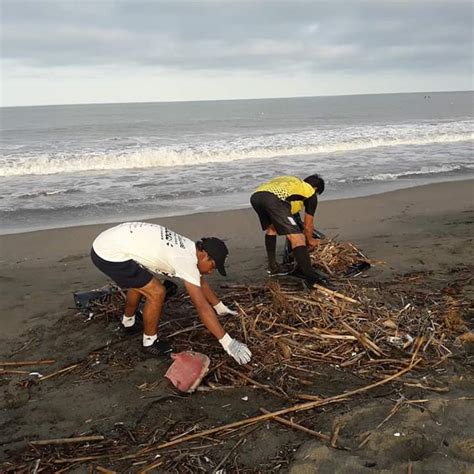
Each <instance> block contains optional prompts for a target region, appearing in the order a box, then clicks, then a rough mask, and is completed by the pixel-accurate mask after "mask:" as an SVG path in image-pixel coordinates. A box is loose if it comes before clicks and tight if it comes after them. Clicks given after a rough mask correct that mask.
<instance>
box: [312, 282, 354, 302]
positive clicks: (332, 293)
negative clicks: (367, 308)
mask: <svg viewBox="0 0 474 474" xmlns="http://www.w3.org/2000/svg"><path fill="white" fill-rule="evenodd" d="M313 288H314V289H315V290H318V291H320V292H321V293H325V294H326V295H329V296H334V297H335V298H340V299H341V300H344V301H349V303H354V304H360V301H357V300H354V299H352V298H349V297H348V296H346V295H343V294H341V293H338V292H337V291H333V290H329V289H327V288H326V287H324V286H321V285H318V284H317V283H315V284H314V285H313Z"/></svg>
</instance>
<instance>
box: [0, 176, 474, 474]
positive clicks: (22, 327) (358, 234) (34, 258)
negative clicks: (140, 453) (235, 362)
mask: <svg viewBox="0 0 474 474" xmlns="http://www.w3.org/2000/svg"><path fill="white" fill-rule="evenodd" d="M323 197H324V196H323ZM473 204H474V182H473V181H461V182H451V183H441V184H433V185H427V186H421V187H417V188H412V189H405V190H401V191H393V192H389V193H384V194H379V195H375V196H369V197H363V198H355V199H343V200H335V201H324V199H322V200H321V201H320V206H319V209H318V212H317V214H316V219H315V224H316V227H317V228H318V229H320V230H322V231H323V232H324V233H325V234H326V235H327V236H328V237H336V238H337V239H338V240H341V241H350V242H352V243H354V244H355V245H357V246H358V247H359V248H361V249H362V250H363V251H364V252H365V254H366V255H368V256H369V257H370V258H372V259H375V260H380V261H383V262H385V263H384V264H381V265H377V266H376V267H375V268H373V269H371V270H370V272H369V274H368V275H369V277H368V278H369V279H370V280H372V281H383V280H388V279H391V278H393V277H394V276H395V275H399V274H405V273H410V272H418V271H422V272H426V273H427V275H428V274H429V275H431V278H432V279H433V280H432V281H431V283H430V281H428V280H427V284H428V285H429V284H435V283H433V282H435V281H436V280H437V281H442V280H449V278H450V272H452V271H453V270H454V269H456V268H457V267H459V266H461V265H462V266H472V265H473V263H474V259H473V256H472V234H473V232H472V229H473V226H472V224H473V222H474V210H473V207H474V206H473ZM152 222H157V223H160V224H164V225H166V226H168V227H170V228H171V229H173V230H175V231H177V232H180V233H182V234H184V235H186V236H188V237H190V238H192V239H195V240H196V239H199V238H200V237H202V236H211V235H216V236H219V237H221V238H224V239H225V240H226V241H227V244H228V247H229V249H230V252H231V254H230V258H229V260H228V274H229V277H228V278H227V279H225V280H224V279H223V278H221V277H218V276H213V277H211V279H210V280H211V282H212V284H213V285H214V286H215V288H216V289H217V291H218V292H219V285H220V284H222V283H237V282H238V283H250V282H260V281H262V282H263V281H264V280H265V252H264V246H263V233H262V232H261V231H260V228H259V225H258V220H257V217H256V215H255V214H254V212H253V211H252V210H251V209H243V210H235V211H226V212H218V213H205V214H195V215H191V216H180V217H174V218H164V219H156V220H152ZM107 227H110V224H108V225H94V226H83V227H73V228H65V229H53V230H46V231H38V232H30V233H25V234H16V235H5V236H0V249H1V263H2V265H1V269H0V281H1V285H2V290H3V291H2V295H3V297H2V310H1V312H0V324H1V327H2V332H1V336H0V337H1V339H0V344H1V345H0V360H4V361H5V360H35V359H55V360H57V363H56V364H54V365H53V366H51V367H48V368H41V371H43V372H44V373H45V374H46V373H50V372H52V371H54V370H57V369H59V368H61V367H65V366H67V364H72V363H74V362H75V361H77V360H79V359H81V358H84V357H85V356H87V354H88V353H89V352H90V351H91V350H92V349H94V348H97V347H100V346H101V345H104V344H106V343H107V341H108V340H109V339H110V337H111V330H110V328H107V327H106V328H103V327H98V326H94V325H87V324H85V323H84V322H83V321H82V320H78V319H77V318H74V314H75V313H76V311H75V310H74V309H73V301H72V293H73V292H74V291H83V290H89V289H92V288H97V287H100V286H102V285H103V284H105V283H106V279H105V277H104V276H103V275H102V274H101V273H100V272H99V271H98V270H96V269H95V267H94V266H93V265H92V263H91V262H90V260H89V257H88V253H89V249H90V244H91V242H92V241H93V239H94V237H95V236H96V235H97V234H98V233H99V232H101V231H102V230H103V229H105V228H107ZM279 240H280V242H279V245H280V246H282V244H283V239H281V238H280V239H279ZM471 296H472V295H471ZM167 312H168V313H169V317H172V308H169V307H168V308H167ZM133 344H135V345H137V347H138V340H137V341H133ZM223 357H225V354H223ZM35 370H37V368H35ZM164 370H165V367H163V365H162V364H160V363H159V362H156V361H139V362H137V363H136V366H135V368H134V370H133V371H132V372H130V373H127V375H126V376H124V377H123V378H115V379H113V380H108V381H107V382H100V381H93V380H91V381H89V382H87V383H82V384H74V383H71V382H70V381H69V382H68V381H67V379H61V378H59V379H57V381H55V382H54V383H51V384H48V383H46V382H45V384H43V385H42V386H41V387H38V386H32V387H31V388H29V389H25V388H22V387H21V384H19V382H20V381H21V380H23V379H24V377H23V379H22V376H21V375H17V376H15V375H0V390H1V391H2V405H1V411H0V445H1V447H0V459H2V458H4V459H13V457H14V453H15V452H16V453H18V452H21V450H22V449H23V448H24V446H25V442H26V441H28V440H33V439H44V438H61V437H68V436H75V435H78V434H80V433H84V432H87V431H88V430H92V431H94V432H104V433H105V432H108V430H112V429H113V427H114V426H115V425H114V424H115V423H125V424H128V425H130V426H132V425H133V424H134V423H135V422H136V420H137V417H138V416H139V415H140V414H141V413H143V411H144V403H145V402H144V401H143V400H141V399H140V398H137V389H136V387H137V386H138V385H140V384H142V383H144V382H150V383H151V382H152V381H156V380H162V379H161V376H162V374H163V372H164ZM466 370H467V369H466ZM443 377H448V378H446V379H445V382H446V383H447V384H449V386H450V387H451V390H450V392H449V394H444V393H443V394H436V393H429V394H428V393H422V394H420V396H421V395H422V396H423V397H429V398H430V402H429V403H430V404H431V405H430V408H429V409H428V411H429V413H431V415H430V416H428V414H427V412H426V413H425V412H424V415H421V414H420V413H419V412H413V413H411V412H410V413H408V411H407V412H404V413H403V414H402V417H401V418H399V419H398V422H399V423H400V424H401V425H400V426H402V425H403V426H402V428H403V430H404V431H403V430H402V428H400V431H403V432H404V433H411V434H413V436H412V437H410V436H407V435H403V437H402V438H401V439H398V437H395V438H394V435H393V429H392V427H391V426H390V425H389V424H388V425H387V428H386V429H387V430H391V431H385V428H384V430H381V431H380V432H379V433H378V434H377V436H375V437H374V438H373V439H372V440H371V441H370V443H368V444H367V445H366V447H365V448H363V449H362V450H359V451H357V452H351V453H348V452H343V451H336V450H333V449H330V448H327V447H326V446H324V445H322V444H319V445H318V444H317V443H318V442H315V441H313V442H312V443H313V444H311V443H310V444H309V445H308V444H306V445H305V446H303V448H301V449H300V450H299V451H295V450H296V448H297V447H298V446H300V445H302V444H303V443H304V442H305V441H307V438H306V437H305V435H302V434H301V433H294V432H292V431H285V430H282V429H280V428H278V427H274V425H271V426H272V429H271V430H270V429H269V430H266V431H265V432H264V433H263V434H262V435H261V436H260V437H259V440H260V445H258V447H259V449H258V450H257V451H258V452H257V453H256V452H252V453H251V452H250V451H249V452H247V454H246V456H247V458H246V466H249V468H250V469H252V468H255V470H254V471H253V472H258V471H259V469H260V470H262V471H263V472H265V469H264V468H259V466H264V465H265V462H266V461H265V460H266V459H268V458H270V457H271V456H272V455H274V454H275V452H277V451H279V450H282V449H283V450H285V449H287V448H288V447H289V446H290V447H291V449H289V448H288V449H289V451H288V454H287V458H288V461H289V464H286V465H285V466H283V467H282V469H290V470H291V472H293V473H303V472H382V471H381V470H383V469H386V470H385V471H384V472H406V469H407V466H408V465H412V466H413V468H414V469H415V470H414V472H449V471H451V472H454V471H453V469H455V470H456V472H469V471H468V470H467V469H468V468H469V466H470V465H471V464H470V463H472V462H474V455H473V453H474V431H473V430H474V428H473V426H474V420H472V413H473V412H474V410H471V411H470V413H471V415H470V418H469V415H468V413H466V411H465V405H464V404H462V403H461V402H460V401H456V400H454V398H459V397H462V396H467V395H469V396H472V395H473V393H472V390H473V383H472V372H469V371H467V372H466V373H465V371H464V369H459V370H454V371H448V372H446V373H445V374H444V375H443ZM321 383H322V382H321ZM315 384H316V386H317V384H318V381H317V380H316V381H315ZM335 386H337V388H338V389H339V390H340V391H341V392H342V391H344V390H349V389H350V388H351V383H350V380H348V379H345V378H344V377H342V378H341V380H337V382H335ZM160 390H161V391H163V393H167V387H166V381H163V382H162V385H160V386H159V387H158V391H160ZM247 392H248V390H247V389H245V388H241V389H235V390H232V391H227V392H225V393H224V392H222V393H215V392H214V393H208V394H206V393H200V394H196V395H194V396H193V397H190V398H188V399H187V400H186V403H184V404H182V405H180V413H179V417H181V418H182V419H183V420H186V419H187V418H193V417H195V415H196V411H197V412H199V413H201V412H202V413H203V414H204V415H205V416H206V417H207V420H208V422H209V423H210V424H212V423H214V424H221V423H225V422H230V421H234V420H237V419H241V418H242V417H243V415H244V414H245V415H246V416H253V415H255V414H258V407H259V406H266V407H267V408H268V409H271V408H272V407H276V408H278V407H279V405H278V404H277V403H276V402H275V401H274V400H269V399H268V394H267V395H265V394H262V393H258V392H255V397H254V400H253V401H252V403H251V404H247V405H245V407H244V408H243V407H242V406H241V405H242V404H237V405H236V404H235V402H236V400H237V401H238V400H241V398H242V396H243V394H246V393H247ZM394 399H396V394H395V395H394V394H389V395H387V396H386V397H382V398H381V399H379V400H367V401H366V402H365V403H363V404H362V405H360V406H357V405H355V406H353V407H352V410H351V411H350V412H349V413H344V410H342V409H341V410H340V411H337V410H335V411H333V412H331V414H330V416H329V417H328V419H327V420H326V421H325V422H324V423H323V425H325V426H322V427H321V428H323V427H324V428H328V427H330V426H331V424H332V423H334V422H335V420H337V419H339V418H341V417H345V418H344V423H345V425H346V426H347V427H349V428H347V430H353V431H354V433H356V432H360V431H361V430H362V429H363V426H362V425H364V426H365V425H370V426H371V427H374V426H376V425H377V424H378V423H379V422H380V421H381V420H382V419H383V418H384V417H385V416H386V414H387V413H388V411H389V409H390V407H391V406H393V403H392V402H393V400H394ZM446 399H451V401H446ZM147 403H149V402H147ZM168 403H171V402H170V401H167V402H166V403H163V404H162V405H161V406H160V407H159V408H157V412H156V413H155V414H154V415H153V416H156V417H158V416H159V415H160V416H163V415H164V414H166V412H167V410H175V408H174V407H172V406H171V405H167V404H168ZM228 403H230V404H231V405H232V408H230V409H227V410H224V409H222V408H218V407H222V406H225V405H227V404H228ZM382 408H383V409H382ZM384 410H385V411H384ZM147 416H148V415H147ZM149 416H151V415H149ZM433 419H436V420H437V422H436V423H433ZM87 420H93V421H87ZM97 420H100V421H97ZM422 425H423V427H424V428H420V427H421V426H422ZM415 428H416V429H415ZM318 429H320V427H318ZM397 441H400V442H399V443H397ZM444 442H446V443H448V445H443V443H444ZM314 443H316V444H314ZM403 443H405V444H403ZM380 445H383V446H384V451H383V453H380V452H379V450H378V446H380ZM404 446H405V448H404ZM410 446H411V448H410V449H408V447H410ZM443 446H444V448H443ZM443 449H444V451H443ZM18 450H20V451H18ZM371 463H375V464H374V465H372V464H371ZM84 466H85V464H84V465H83V466H82V467H83V468H84V471H85V470H86V468H85V467H84ZM318 466H319V467H318ZM321 466H325V467H324V468H322V467H321ZM471 466H472V465H471ZM318 469H321V470H318ZM446 469H447V470H446ZM77 472H83V471H81V470H80V469H79V471H77ZM249 472H251V471H249Z"/></svg>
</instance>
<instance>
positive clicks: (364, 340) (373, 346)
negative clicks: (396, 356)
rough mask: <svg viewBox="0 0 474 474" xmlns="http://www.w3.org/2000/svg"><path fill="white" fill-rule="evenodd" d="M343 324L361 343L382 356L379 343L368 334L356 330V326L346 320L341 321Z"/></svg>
mask: <svg viewBox="0 0 474 474" xmlns="http://www.w3.org/2000/svg"><path fill="white" fill-rule="evenodd" d="M341 324H342V325H343V326H344V327H345V328H346V329H347V330H348V331H349V332H350V333H351V334H352V335H353V336H355V337H356V338H357V340H358V341H359V342H360V344H361V345H362V346H363V347H365V348H366V349H367V350H371V351H372V352H373V353H374V354H375V355H376V356H380V355H382V354H383V351H382V349H380V347H379V346H377V344H375V343H374V342H372V341H371V340H370V339H369V338H368V336H366V335H364V334H361V333H360V332H358V331H356V330H355V329H354V328H352V327H351V326H349V324H347V323H346V322H345V321H341Z"/></svg>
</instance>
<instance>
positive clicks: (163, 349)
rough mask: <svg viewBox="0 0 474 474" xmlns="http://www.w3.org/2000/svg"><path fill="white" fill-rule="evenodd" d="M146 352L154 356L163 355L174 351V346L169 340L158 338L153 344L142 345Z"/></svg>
mask: <svg viewBox="0 0 474 474" xmlns="http://www.w3.org/2000/svg"><path fill="white" fill-rule="evenodd" d="M142 350H143V352H144V353H145V354H147V355H149V356H152V357H161V356H164V355H166V354H169V353H171V352H173V347H172V346H171V344H170V343H169V342H167V341H160V340H159V339H157V340H156V341H155V342H154V343H153V344H152V345H151V346H147V347H144V346H143V347H142Z"/></svg>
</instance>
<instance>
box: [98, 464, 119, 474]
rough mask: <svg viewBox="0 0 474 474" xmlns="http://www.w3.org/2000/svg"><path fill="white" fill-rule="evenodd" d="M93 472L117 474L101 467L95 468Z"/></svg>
mask: <svg viewBox="0 0 474 474" xmlns="http://www.w3.org/2000/svg"><path fill="white" fill-rule="evenodd" d="M95 470H96V471H97V472H103V473H104V474H117V472H116V471H111V470H110V469H106V468H105V467H102V466H95Z"/></svg>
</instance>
